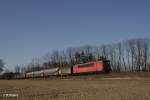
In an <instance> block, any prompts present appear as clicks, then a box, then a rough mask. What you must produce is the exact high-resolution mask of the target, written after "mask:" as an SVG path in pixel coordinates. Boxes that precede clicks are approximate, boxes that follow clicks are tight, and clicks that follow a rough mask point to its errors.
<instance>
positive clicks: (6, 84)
mask: <svg viewBox="0 0 150 100" xmlns="http://www.w3.org/2000/svg"><path fill="white" fill-rule="evenodd" d="M3 94H18V97H15V98H9V97H3ZM0 95H1V96H0V100H150V78H148V77H147V78H144V77H107V78H104V77H100V78H95V79H94V80H89V79H85V80H83V79H78V80H73V79H72V80H71V79H63V80H58V79H57V80H10V81H7V80H5V81H2V80H1V81H0Z"/></svg>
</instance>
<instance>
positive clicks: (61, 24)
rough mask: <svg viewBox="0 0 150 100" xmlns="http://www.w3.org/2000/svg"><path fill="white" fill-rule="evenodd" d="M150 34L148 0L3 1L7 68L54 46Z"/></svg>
mask: <svg viewBox="0 0 150 100" xmlns="http://www.w3.org/2000/svg"><path fill="white" fill-rule="evenodd" d="M145 37H146V38H149V37H150V1H149V0H0V58H2V59H4V61H5V63H6V66H7V68H10V69H12V68H13V66H15V65H16V64H27V63H29V62H30V60H31V59H32V58H33V57H42V56H43V55H45V54H46V53H48V52H51V51H52V50H55V49H61V50H62V49H65V48H68V47H74V46H75V47H76V46H81V45H84V44H91V45H101V44H105V43H107V44H108V43H110V44H111V43H114V42H118V41H122V40H126V39H130V38H145Z"/></svg>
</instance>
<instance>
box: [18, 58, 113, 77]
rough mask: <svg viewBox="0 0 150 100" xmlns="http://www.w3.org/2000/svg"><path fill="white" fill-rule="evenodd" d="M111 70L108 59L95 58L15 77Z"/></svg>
mask: <svg viewBox="0 0 150 100" xmlns="http://www.w3.org/2000/svg"><path fill="white" fill-rule="evenodd" d="M110 71H111V67H110V62H109V60H106V59H102V60H95V61H89V62H86V63H80V64H75V65H73V66H72V67H69V66H63V67H56V68H51V69H44V70H40V71H33V72H28V73H25V74H19V75H17V76H16V78H20V79H21V78H42V77H50V76H62V75H81V74H91V73H100V72H105V73H108V72H110Z"/></svg>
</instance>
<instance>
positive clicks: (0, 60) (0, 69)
mask: <svg viewBox="0 0 150 100" xmlns="http://www.w3.org/2000/svg"><path fill="white" fill-rule="evenodd" d="M3 68H4V61H3V60H2V59H0V72H2V71H3Z"/></svg>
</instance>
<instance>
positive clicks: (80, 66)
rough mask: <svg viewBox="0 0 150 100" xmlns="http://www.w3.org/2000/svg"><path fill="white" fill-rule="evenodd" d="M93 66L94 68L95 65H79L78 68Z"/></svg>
mask: <svg viewBox="0 0 150 100" xmlns="http://www.w3.org/2000/svg"><path fill="white" fill-rule="evenodd" d="M91 66H94V63H90V64H83V65H79V66H78V68H82V67H91Z"/></svg>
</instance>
